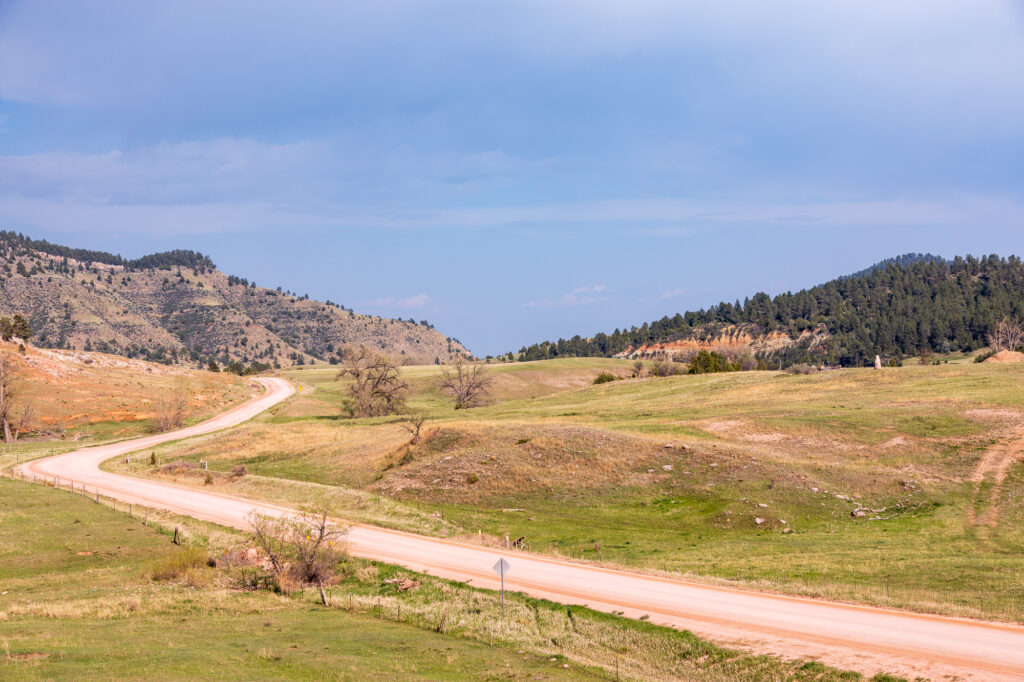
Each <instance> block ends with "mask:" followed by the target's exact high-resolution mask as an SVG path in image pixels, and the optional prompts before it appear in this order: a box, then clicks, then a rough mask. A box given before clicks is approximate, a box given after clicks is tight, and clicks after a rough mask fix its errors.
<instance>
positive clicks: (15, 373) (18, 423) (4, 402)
mask: <svg viewBox="0 0 1024 682" xmlns="http://www.w3.org/2000/svg"><path fill="white" fill-rule="evenodd" d="M15 362H16V361H15V360H14V358H13V356H12V355H11V354H10V353H0V423H2V427H3V438H4V442H5V443H10V442H12V441H15V440H17V439H18V436H20V435H21V434H22V432H24V431H25V430H27V429H28V428H29V427H30V425H31V422H32V417H33V414H34V411H33V408H32V405H31V403H28V402H26V401H25V400H23V399H22V397H21V395H22V394H21V370H20V369H19V368H18V366H17V364H15ZM12 429H13V430H12Z"/></svg>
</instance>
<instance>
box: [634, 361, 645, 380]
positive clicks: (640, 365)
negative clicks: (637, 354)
mask: <svg viewBox="0 0 1024 682" xmlns="http://www.w3.org/2000/svg"><path fill="white" fill-rule="evenodd" d="M633 374H635V375H636V376H638V377H642V376H643V375H644V361H643V360H640V359H637V360H636V361H635V362H634V363H633Z"/></svg>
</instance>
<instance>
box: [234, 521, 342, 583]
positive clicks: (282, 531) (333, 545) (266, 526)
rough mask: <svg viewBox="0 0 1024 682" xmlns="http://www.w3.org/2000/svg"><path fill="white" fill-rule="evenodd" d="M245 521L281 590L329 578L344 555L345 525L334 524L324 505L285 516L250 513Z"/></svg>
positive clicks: (321, 581) (325, 581) (328, 580)
mask: <svg viewBox="0 0 1024 682" xmlns="http://www.w3.org/2000/svg"><path fill="white" fill-rule="evenodd" d="M249 523H250V524H251V525H252V529H253V538H254V540H255V541H256V544H257V545H258V546H259V548H260V549H261V550H262V551H263V553H264V555H265V556H266V558H267V561H268V562H269V564H270V571H271V572H272V573H273V575H274V577H275V578H276V581H277V586H278V588H279V589H280V590H281V592H284V593H285V594H288V593H290V592H292V591H294V590H295V589H299V588H301V587H302V586H303V585H324V584H325V583H328V582H330V580H331V579H332V578H333V577H334V573H335V570H336V569H337V567H338V564H340V563H341V562H342V561H343V560H344V559H345V558H346V557H347V556H348V546H347V543H346V538H347V536H348V528H347V527H344V526H339V525H336V524H335V523H334V522H333V521H332V520H331V519H330V518H329V517H328V515H327V510H326V509H320V510H317V511H309V512H302V513H299V514H294V515H288V516H267V515H264V514H252V515H251V516H250V517H249Z"/></svg>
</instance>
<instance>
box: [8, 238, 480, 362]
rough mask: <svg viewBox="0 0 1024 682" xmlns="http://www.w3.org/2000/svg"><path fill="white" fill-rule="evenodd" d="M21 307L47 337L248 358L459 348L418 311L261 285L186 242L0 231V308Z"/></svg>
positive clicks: (187, 356)
mask: <svg viewBox="0 0 1024 682" xmlns="http://www.w3.org/2000/svg"><path fill="white" fill-rule="evenodd" d="M13 314H19V315H21V316H23V317H24V318H26V319H27V320H28V322H29V325H30V327H31V328H32V330H33V331H34V334H33V336H32V342H33V343H35V344H37V345H39V346H44V347H51V348H52V347H56V348H71V349H76V350H96V351H102V352H107V353H116V354H119V355H125V356H128V357H140V358H144V359H147V360H153V361H157V362H167V363H188V364H193V363H194V364H197V365H203V366H206V364H207V363H208V362H209V361H211V360H213V361H216V362H218V363H220V364H230V365H231V366H232V367H238V366H239V365H244V366H245V367H247V368H250V369H259V368H262V367H274V366H288V365H294V364H304V363H309V362H336V361H337V358H338V354H339V353H340V351H341V349H342V348H343V347H344V346H346V345H365V346H367V347H369V348H371V349H373V350H374V351H380V352H383V353H386V354H389V355H392V356H393V357H395V358H396V359H398V360H401V361H404V362H408V363H432V362H447V361H449V360H451V359H453V358H455V357H458V356H466V355H468V351H466V349H465V348H464V347H463V346H462V345H461V344H460V343H459V342H458V341H457V340H456V339H453V338H446V337H445V336H444V335H443V334H441V333H439V332H438V331H437V330H436V329H434V326H433V325H431V324H429V323H428V322H427V321H426V320H420V321H418V322H416V321H413V320H393V319H387V318H382V317H377V316H373V315H360V314H357V313H355V312H354V311H352V310H351V309H347V308H345V307H344V306H342V305H340V304H338V303H333V302H331V301H325V302H320V301H315V300H311V299H310V298H309V296H306V295H301V296H300V295H297V294H294V293H292V292H290V291H284V290H282V289H281V288H280V287H278V288H276V289H265V288H263V287H258V286H256V283H255V282H249V281H248V280H246V279H244V278H241V277H236V276H234V275H225V274H223V273H221V272H219V271H218V270H217V268H216V266H215V265H214V263H213V261H212V260H211V259H210V258H209V257H207V256H205V255H203V254H201V253H197V252H195V251H186V250H176V251H166V252H164V253H157V254H152V255H148V256H143V257H141V258H136V259H126V258H123V257H121V256H119V255H114V254H111V253H106V252H104V251H93V250H90V249H78V248H71V247H67V246H61V245H58V244H51V243H50V242H47V241H43V240H36V239H31V238H29V237H26V236H24V235H21V234H16V233H14V232H3V231H0V317H3V316H11V315H13Z"/></svg>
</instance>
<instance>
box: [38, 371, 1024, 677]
mask: <svg viewBox="0 0 1024 682" xmlns="http://www.w3.org/2000/svg"><path fill="white" fill-rule="evenodd" d="M258 381H259V382H260V383H261V384H263V385H264V386H265V387H266V389H267V391H266V393H265V394H264V395H262V396H259V397H257V398H254V399H253V400H251V401H249V402H248V403H246V404H244V405H242V406H240V407H238V408H235V409H234V410H232V411H230V412H227V413H225V414H223V415H220V416H218V417H216V418H214V419H211V420H209V421H207V422H204V423H202V424H198V425H195V426H192V427H189V428H187V429H182V430H180V431H176V432H172V433H164V434H159V435H156V436H149V437H146V438H139V439H136V440H132V441H125V442H121V443H115V444H111V445H102V446H97V447H93V448H85V449H82V450H78V451H76V452H71V453H67V454H63V455H58V456H55V457H50V458H46V459H41V460H35V461H33V462H30V463H28V464H25V465H22V466H21V467H20V469H21V471H22V472H23V473H24V474H25V475H26V476H28V477H31V476H32V475H35V476H46V477H50V478H51V479H52V478H53V477H58V478H59V480H60V483H61V485H63V486H65V487H66V486H67V485H68V484H69V482H71V481H73V482H74V484H75V485H76V486H82V485H84V486H85V487H86V489H87V490H88V491H90V492H91V491H93V490H99V491H100V492H101V493H102V494H104V495H108V496H112V497H116V498H118V499H120V500H123V501H125V502H131V503H134V504H140V505H146V506H150V507H155V508H161V509H167V510H170V511H173V512H176V513H180V514H185V515H188V516H192V517H195V518H199V519H204V520H207V521H213V522H216V523H221V524H224V525H227V526H233V527H236V528H242V529H245V528H246V527H247V525H248V524H247V522H246V518H247V516H248V515H249V513H250V512H251V511H253V510H259V511H261V512H264V513H284V512H287V511H288V510H287V509H285V508H283V507H279V506H276V505H271V504H265V503H259V502H254V501H251V500H245V499H241V498H237V497H231V496H228V495H221V494H218V493H212V492H206V491H203V490H197V489H189V488H182V487H178V486H175V485H173V484H168V483H161V482H156V481H149V480H143V479H137V478H132V477H128V476H121V475H118V474H112V473H108V472H104V471H101V470H100V469H99V465H100V463H101V462H103V461H104V460H107V459H110V458H112V457H117V456H123V455H125V454H127V453H129V452H134V451H137V450H144V449H145V448H147V447H151V446H153V445H156V444H157V443H161V442H166V441H169V440H177V439H179V438H185V437H188V436H194V435H199V434H202V433H209V432H211V431H216V430H219V429H223V428H227V427H229V426H234V425H235V424H238V423H241V422H243V421H245V420H247V419H250V418H251V417H253V416H255V415H256V414H258V413H260V412H262V411H263V410H265V409H267V408H269V407H271V406H272V405H274V404H276V403H277V402H279V401H281V400H283V399H285V398H287V397H288V396H290V395H291V394H292V392H293V391H294V389H293V388H292V387H291V385H290V384H288V383H287V382H286V381H284V380H282V379H259V380H258ZM350 545H351V551H352V553H353V554H355V555H357V556H363V557H368V558H373V559H379V560H383V561H389V562H393V563H396V564H401V565H404V566H406V567H408V568H410V569H413V570H417V571H424V572H429V573H431V574H432V575H437V576H441V577H445V578H451V579H456V580H463V581H469V582H471V583H472V584H473V585H476V586H478V587H486V588H494V587H496V586H497V576H495V574H494V573H493V572H492V571H491V566H492V565H493V564H494V562H495V561H496V560H497V558H498V557H499V556H500V555H504V556H505V557H506V558H507V559H508V561H509V563H510V564H511V566H512V568H511V571H510V573H509V574H508V575H507V576H506V578H505V587H506V589H511V590H517V591H522V592H526V593H529V594H531V595H534V596H537V597H545V598H548V599H552V600H555V601H559V602H563V603H569V604H587V605H588V606H590V607H591V608H595V609H601V610H604V611H622V612H625V614H626V615H629V616H633V617H639V616H641V615H647V616H649V618H650V620H651V621H652V622H655V623H661V624H665V625H671V626H674V627H678V628H686V629H689V630H691V631H693V632H695V633H697V634H700V635H703V636H706V637H708V638H710V639H713V640H715V641H717V642H725V643H733V644H739V645H742V646H743V647H744V648H747V649H751V650H755V651H760V652H765V653H773V654H777V655H782V656H787V657H804V658H816V659H818V660H821V661H822V662H825V663H829V664H832V665H836V666H838V667H841V668H847V669H854V670H859V671H862V672H868V673H873V672H877V671H879V670H886V671H889V672H895V673H900V674H903V675H907V676H910V677H911V678H913V677H915V676H924V677H929V678H940V677H944V676H947V675H951V676H957V677H959V678H961V679H963V678H973V679H984V680H992V679H1024V628H1022V627H1017V626H1012V625H1001V624H996V623H981V622H975V621H967V620H958V619H954V618H944V617H938V616H927V615H917V614H910V613H904V612H899V611H889V610H884V609H876V608H869V607H861V606H851V605H844V604H834V603H829V602H820V601H814V600H809V599H800V598H793V597H784V596H776V595H767V594H760V593H756V592H748V591H742V590H735V589H729V588H721V587H714V586H708V585H701V584H697V583H687V582H685V581H677V580H670V579H664V578H658V577H651V576H645V575H640V574H635V573H629V572H626V571H614V570H608V569H604V568H599V567H593V566H588V565H586V564H582V563H573V562H568V561H562V560H555V559H549V558H545V557H541V556H536V555H529V554H524V553H520V552H500V551H496V550H492V549H487V548H481V547H476V546H472V545H466V544H460V543H457V542H453V541H447V540H443V539H436V538H428V537H422V536H417V535H413V534H410V533H402V532H397V531H390V530H385V529H381V528H376V527H372V526H362V525H357V526H355V527H353V528H352V531H351V535H350Z"/></svg>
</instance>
